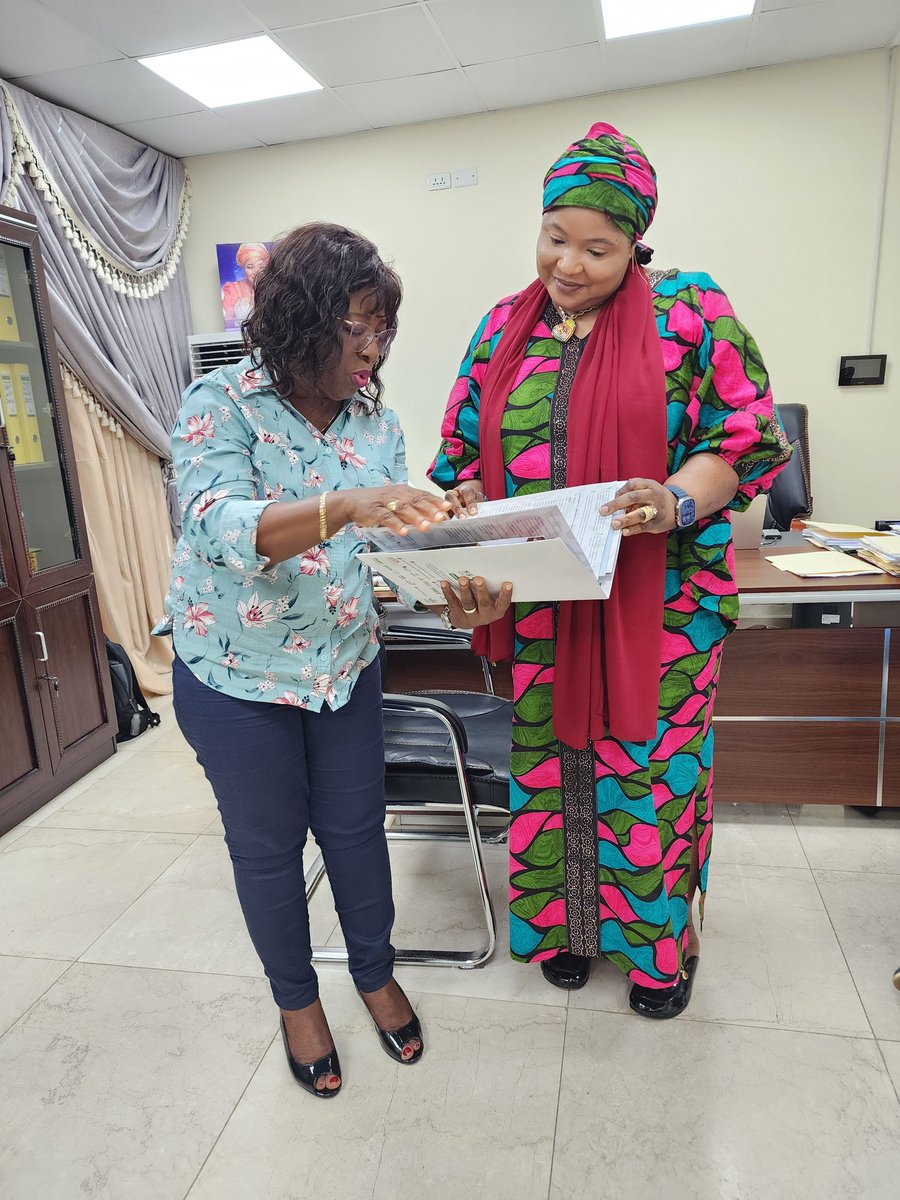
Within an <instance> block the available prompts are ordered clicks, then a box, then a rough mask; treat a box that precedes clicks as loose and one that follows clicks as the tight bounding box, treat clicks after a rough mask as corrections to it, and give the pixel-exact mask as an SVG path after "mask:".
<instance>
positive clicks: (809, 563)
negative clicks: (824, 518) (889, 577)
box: [766, 550, 881, 579]
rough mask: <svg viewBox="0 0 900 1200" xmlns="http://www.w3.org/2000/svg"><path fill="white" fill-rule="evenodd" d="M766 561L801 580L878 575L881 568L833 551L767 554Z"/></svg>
mask: <svg viewBox="0 0 900 1200" xmlns="http://www.w3.org/2000/svg"><path fill="white" fill-rule="evenodd" d="M766 561H767V562H770V563H771V564H772V566H773V567H777V568H778V570H779V571H790V573H791V574H792V575H799V576H800V577H801V578H803V579H836V578H839V577H840V576H842V575H880V574H881V568H880V567H874V566H871V565H870V564H869V563H865V562H860V560H859V559H858V558H851V557H850V555H849V554H840V553H836V552H835V551H834V550H814V551H813V552H812V553H811V554H769V555H767V556H766Z"/></svg>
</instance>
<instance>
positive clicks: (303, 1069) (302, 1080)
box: [281, 1017, 344, 1100]
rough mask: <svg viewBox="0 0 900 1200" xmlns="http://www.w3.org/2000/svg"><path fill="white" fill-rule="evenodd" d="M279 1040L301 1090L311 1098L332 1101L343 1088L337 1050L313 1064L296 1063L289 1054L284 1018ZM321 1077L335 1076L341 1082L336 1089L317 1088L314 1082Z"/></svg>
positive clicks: (332, 1050) (330, 1051)
mask: <svg viewBox="0 0 900 1200" xmlns="http://www.w3.org/2000/svg"><path fill="white" fill-rule="evenodd" d="M281 1040H282V1041H283V1042H284V1052H285V1054H286V1055H287V1060H288V1066H289V1067H290V1068H291V1074H292V1075H293V1077H294V1078H295V1079H296V1080H297V1082H298V1083H299V1084H300V1086H301V1087H302V1088H303V1090H304V1091H305V1092H309V1094H310V1095H311V1096H315V1097H316V1099H318V1100H331V1099H333V1098H334V1097H335V1096H336V1095H337V1094H338V1092H339V1091H340V1090H341V1088H342V1087H343V1086H344V1077H343V1075H342V1074H341V1063H340V1060H339V1058H338V1054H337V1050H335V1049H333V1048H332V1049H331V1050H329V1051H328V1053H327V1054H323V1055H322V1057H321V1058H317V1059H316V1061H315V1062H311V1063H302V1062H298V1061H297V1060H296V1058H294V1056H293V1054H291V1045H290V1042H289V1041H288V1035H287V1029H285V1026H284V1017H282V1018H281ZM323 1075H325V1076H326V1077H328V1076H331V1075H336V1076H337V1077H338V1079H340V1081H341V1082H340V1083H339V1084H338V1086H337V1087H336V1088H329V1087H324V1088H317V1087H316V1080H317V1079H321V1078H322V1076H323Z"/></svg>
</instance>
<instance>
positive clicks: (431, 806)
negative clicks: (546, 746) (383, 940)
mask: <svg viewBox="0 0 900 1200" xmlns="http://www.w3.org/2000/svg"><path fill="white" fill-rule="evenodd" d="M447 632H450V631H449V630H448V631H447ZM512 707H513V706H512V701H511V700H504V699H503V698H502V697H500V696H494V695H493V694H491V693H484V692H461V691H460V692H428V693H422V694H416V695H410V696H395V695H388V694H385V697H384V724H385V795H386V799H387V812H388V814H389V815H390V816H399V817H404V816H413V815H416V816H425V817H429V818H430V817H441V818H446V817H448V816H456V817H458V816H460V815H461V816H462V818H463V824H464V829H459V828H452V827H450V826H447V825H444V826H442V825H435V826H418V827H416V828H415V829H403V828H397V829H391V828H389V829H388V830H387V836H388V840H389V841H404V840H405V841H435V842H468V844H469V849H470V850H471V854H472V866H473V870H474V872H475V883H476V887H477V889H478V895H479V899H480V902H481V911H482V914H483V918H484V926H485V938H484V943H483V944H482V945H481V946H479V947H476V948H474V949H472V950H440V949H437V950H397V957H396V961H397V962H398V963H411V964H417V965H419V966H432V967H460V968H463V969H471V968H472V967H481V966H484V964H485V963H486V962H487V961H488V959H489V958H490V957H491V955H492V954H493V953H494V948H495V946H496V944H497V918H496V916H495V914H494V908H493V904H492V903H491V897H490V893H489V891H488V881H487V874H486V872H485V867H484V855H483V852H482V846H483V843H484V842H491V843H496V842H503V841H505V840H506V837H507V834H508V831H509V751H510V741H511V729H512ZM481 816H491V817H494V818H496V817H498V816H499V817H501V818H502V819H503V820H502V825H501V828H500V830H499V831H492V832H491V833H490V834H488V833H482V830H481V828H480V827H479V818H480V817H481ZM324 873H325V864H324V863H323V861H322V856H321V854H320V855H319V856H318V857H317V858H316V860H315V862H314V863H313V864H312V866H311V867H310V868H309V870H308V871H307V872H306V896H307V900H309V899H311V898H312V895H313V893H314V892H315V890H316V888H317V887H318V885H319V883H320V882H321V880H322V876H323V875H324ZM313 959H314V960H317V961H320V962H346V961H347V951H346V950H345V949H344V948H343V947H333V946H315V947H313Z"/></svg>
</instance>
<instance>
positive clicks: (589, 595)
mask: <svg viewBox="0 0 900 1200" xmlns="http://www.w3.org/2000/svg"><path fill="white" fill-rule="evenodd" d="M359 557H360V559H361V561H362V562H364V563H366V564H367V565H368V566H370V567H371V568H372V570H373V571H377V572H378V573H379V574H380V575H384V576H385V577H386V578H388V579H390V580H391V582H392V583H394V584H396V586H397V587H398V588H402V589H403V591H405V592H408V593H409V594H410V595H411V596H414V597H415V598H416V599H417V600H419V601H420V602H421V603H422V604H443V603H444V593H443V592H442V591H441V587H440V583H441V580H442V579H447V580H449V582H450V583H451V584H453V585H454V586H456V584H457V581H458V580H459V578H460V576H461V575H465V576H467V577H468V578H469V579H471V578H472V577H473V576H478V577H479V578H480V579H483V580H484V582H485V585H486V586H487V589H488V591H489V592H491V593H492V594H494V593H496V592H498V591H499V590H500V587H501V585H502V584H504V583H507V582H509V583H511V584H512V585H513V600H516V601H520V602H524V603H528V602H530V601H536V600H608V599H609V589H610V588H611V586H612V577H611V576H606V577H605V578H604V579H602V580H597V579H596V578H595V577H594V575H593V573H592V572H591V570H590V568H589V567H587V566H586V565H585V564H584V563H583V562H581V561H580V559H578V558H576V556H575V555H574V554H573V553H572V551H571V550H570V549H569V548H568V546H566V545H565V543H564V542H562V541H560V540H559V539H558V538H549V539H547V540H546V541H539V542H522V543H518V544H514V545H510V544H509V543H507V544H505V545H501V546H493V545H492V546H481V545H479V546H448V547H443V548H442V549H439V550H416V551H413V552H411V553H407V554H389V553H372V554H360V556H359Z"/></svg>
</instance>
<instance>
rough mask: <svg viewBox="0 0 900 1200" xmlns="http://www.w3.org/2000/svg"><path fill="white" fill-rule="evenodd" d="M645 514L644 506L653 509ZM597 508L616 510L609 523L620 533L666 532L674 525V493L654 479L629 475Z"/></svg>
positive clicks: (609, 510)
mask: <svg viewBox="0 0 900 1200" xmlns="http://www.w3.org/2000/svg"><path fill="white" fill-rule="evenodd" d="M654 509H655V515H653V516H652V517H651V516H650V515H649V511H648V510H654ZM600 512H601V513H603V514H604V516H605V515H607V514H608V513H614V514H617V515H615V516H614V517H613V527H614V528H615V529H621V530H622V537H631V536H632V535H633V534H635V533H668V532H669V530H671V529H674V528H675V497H674V496H673V494H672V493H671V492H670V491H669V489H668V488H667V487H663V485H662V484H661V483H657V482H656V480H655V479H629V480H627V481H626V482H625V484H624V485H623V486H622V487H620V488H619V490H618V491H617V492H616V496H615V499H614V500H611V501H610V502H609V504H604V505H603V506H602V507H601V509H600Z"/></svg>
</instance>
